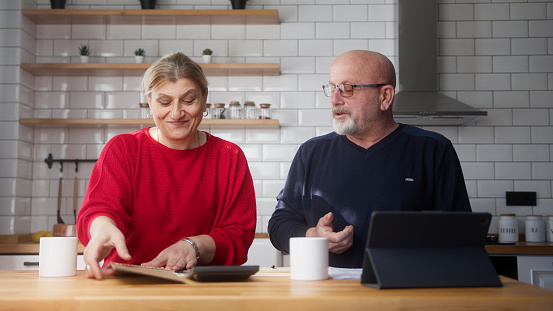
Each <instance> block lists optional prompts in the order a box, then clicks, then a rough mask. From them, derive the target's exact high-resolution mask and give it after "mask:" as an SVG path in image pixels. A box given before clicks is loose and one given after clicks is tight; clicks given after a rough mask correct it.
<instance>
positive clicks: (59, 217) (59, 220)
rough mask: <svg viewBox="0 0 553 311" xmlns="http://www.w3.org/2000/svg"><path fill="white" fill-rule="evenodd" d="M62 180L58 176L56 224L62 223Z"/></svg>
mask: <svg viewBox="0 0 553 311" xmlns="http://www.w3.org/2000/svg"><path fill="white" fill-rule="evenodd" d="M62 182H63V178H62V177H60V184H59V187H58V224H64V222H63V219H62V218H61V214H60V213H61V185H62Z"/></svg>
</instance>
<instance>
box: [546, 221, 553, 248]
mask: <svg viewBox="0 0 553 311" xmlns="http://www.w3.org/2000/svg"><path fill="white" fill-rule="evenodd" d="M545 240H546V241H547V242H553V215H548V216H547V221H546V222H545Z"/></svg>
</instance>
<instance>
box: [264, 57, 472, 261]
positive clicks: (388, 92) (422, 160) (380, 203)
mask: <svg viewBox="0 0 553 311" xmlns="http://www.w3.org/2000/svg"><path fill="white" fill-rule="evenodd" d="M395 86H396V79H395V70H394V66H393V65H392V63H391V62H390V60H389V59H388V58H387V57H385V56H384V55H382V54H379V53H376V52H371V51H364V50H354V51H349V52H346V53H344V54H342V55H341V56H339V57H338V58H337V59H336V60H335V61H334V62H333V63H332V65H331V67H330V79H329V84H327V85H323V91H324V93H325V95H326V96H328V97H330V98H331V108H332V110H331V111H332V116H333V128H334V131H335V132H333V133H330V134H327V135H323V136H320V137H315V138H313V139H310V140H308V141H307V142H305V143H304V144H302V146H301V147H300V148H299V150H298V152H297V154H296V156H295V158H294V160H293V162H292V165H291V167H290V172H289V173H288V178H287V180H286V184H285V186H284V188H283V189H282V191H281V192H280V194H279V195H278V197H277V200H278V203H277V206H276V208H275V211H274V213H273V215H272V217H271V219H270V221H269V228H268V229H269V236H270V238H271V242H272V243H273V245H274V246H275V247H276V248H277V249H279V250H282V251H286V252H287V251H289V239H290V238H291V237H301V236H307V237H326V238H328V241H329V251H330V254H329V264H330V266H334V267H343V268H360V267H361V266H362V262H363V252H364V248H365V244H366V238H367V233H368V227H369V222H370V217H371V213H372V212H374V211H377V210H386V211H422V210H443V211H470V210H471V207H470V203H469V199H468V195H467V190H466V187H465V182H464V178H463V173H462V171H461V166H460V164H459V159H458V157H457V154H456V153H455V150H454V148H453V146H452V144H451V142H450V141H449V140H448V139H446V138H445V137H444V136H442V135H440V134H437V133H434V132H430V131H426V130H422V129H419V128H416V127H413V126H410V125H405V124H398V123H396V122H395V121H394V118H393V113H392V103H393V101H394V96H395Z"/></svg>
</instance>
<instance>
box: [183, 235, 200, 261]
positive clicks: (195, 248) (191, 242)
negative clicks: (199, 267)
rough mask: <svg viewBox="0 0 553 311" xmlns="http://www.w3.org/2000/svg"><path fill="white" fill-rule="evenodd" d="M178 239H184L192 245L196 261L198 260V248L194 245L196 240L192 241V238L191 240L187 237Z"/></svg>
mask: <svg viewBox="0 0 553 311" xmlns="http://www.w3.org/2000/svg"><path fill="white" fill-rule="evenodd" d="M180 240H181V241H186V242H188V243H190V245H192V247H194V250H195V251H196V261H200V249H199V248H198V245H196V242H194V241H193V240H191V239H189V238H182V239H180Z"/></svg>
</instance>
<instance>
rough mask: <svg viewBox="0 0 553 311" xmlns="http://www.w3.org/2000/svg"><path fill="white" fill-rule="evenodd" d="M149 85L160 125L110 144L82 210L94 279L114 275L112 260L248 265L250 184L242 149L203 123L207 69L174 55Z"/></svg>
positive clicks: (174, 265)
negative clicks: (203, 128)
mask: <svg viewBox="0 0 553 311" xmlns="http://www.w3.org/2000/svg"><path fill="white" fill-rule="evenodd" d="M143 86H144V89H145V91H146V94H147V96H148V103H149V106H150V115H151V117H152V118H153V119H154V122H155V125H156V126H155V127H150V128H145V129H141V130H139V131H137V132H134V133H129V134H122V135H118V136H115V137H114V138H113V139H111V140H110V141H109V142H108V143H107V144H106V146H105V147H104V149H103V151H102V153H101V155H100V157H99V159H98V162H97V163H96V165H95V166H94V169H93V170H92V174H91V176H90V182H89V185H88V189H87V192H86V195H85V198H84V202H83V205H82V207H81V210H80V212H79V217H78V221H77V227H78V236H79V240H80V241H81V242H82V243H83V244H84V245H85V246H86V249H85V251H84V261H85V263H86V265H87V272H86V273H87V276H88V277H95V278H97V279H102V278H104V277H106V276H109V275H111V274H113V272H114V271H113V270H112V269H111V268H110V267H109V265H105V263H108V262H111V261H114V262H123V263H130V264H137V265H139V264H142V265H145V266H153V267H162V266H165V268H167V269H173V270H178V269H182V268H191V267H192V266H194V265H196V264H201V265H240V264H243V263H244V262H245V261H246V257H247V252H248V249H249V247H250V245H251V243H252V241H253V238H254V234H255V223H256V207H255V194H254V188H253V182H252V178H251V175H250V171H249V168H248V164H247V162H246V158H245V156H244V153H243V152H242V150H241V149H240V148H239V147H238V146H236V145H235V144H233V143H230V142H227V141H224V140H222V139H220V138H217V137H215V136H213V135H210V134H208V133H205V132H201V131H199V130H198V126H199V125H200V123H201V121H202V118H203V114H204V113H205V111H206V100H207V93H208V90H207V79H206V78H205V76H204V74H203V71H202V69H201V67H200V66H199V65H198V64H197V63H195V62H194V61H192V60H191V59H190V58H188V57H187V56H186V55H184V54H182V53H174V54H170V55H167V56H165V57H163V58H161V59H159V60H158V61H157V62H155V63H154V64H152V66H151V67H150V68H149V69H148V70H147V71H146V73H145V74H144V78H143ZM102 259H105V260H104V266H103V267H100V265H99V262H100V261H101V260H102Z"/></svg>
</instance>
